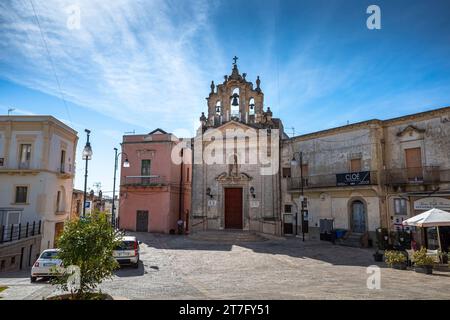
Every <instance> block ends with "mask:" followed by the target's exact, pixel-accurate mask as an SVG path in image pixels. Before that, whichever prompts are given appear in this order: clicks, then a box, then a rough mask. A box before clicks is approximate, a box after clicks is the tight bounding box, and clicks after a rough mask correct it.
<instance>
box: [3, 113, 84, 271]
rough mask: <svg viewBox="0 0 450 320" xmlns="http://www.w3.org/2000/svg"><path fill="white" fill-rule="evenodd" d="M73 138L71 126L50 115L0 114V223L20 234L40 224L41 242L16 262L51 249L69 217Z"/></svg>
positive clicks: (22, 249)
mask: <svg viewBox="0 0 450 320" xmlns="http://www.w3.org/2000/svg"><path fill="white" fill-rule="evenodd" d="M77 141H78V137H77V132H76V131H75V130H73V129H72V128H70V127H69V126H67V125H65V124H64V123H62V122H61V121H59V120H57V119H55V118H54V117H51V116H0V224H4V225H7V227H8V228H10V227H11V225H13V230H14V229H15V230H17V231H18V230H19V227H20V228H21V229H20V230H21V232H20V237H19V233H18V232H17V233H15V234H14V236H17V238H21V237H23V236H24V235H26V234H28V235H29V234H30V233H31V234H33V233H32V230H33V227H32V225H33V223H35V225H36V226H37V225H38V223H39V221H40V222H41V229H40V231H41V235H40V236H39V239H40V238H41V237H42V240H41V241H35V240H33V243H31V244H30V246H32V247H29V246H28V244H27V245H24V244H23V243H22V245H21V247H20V248H19V249H20V250H18V251H17V252H16V254H17V255H18V256H17V259H15V261H17V262H18V263H19V262H20V263H23V264H22V265H25V263H27V264H29V263H30V261H33V262H34V260H33V259H34V258H35V251H38V252H39V250H43V249H47V248H53V246H54V244H55V239H56V238H57V236H58V234H59V233H60V232H61V231H62V229H63V225H64V222H65V221H66V219H67V218H68V217H69V212H70V209H71V198H72V189H73V179H74V175H75V151H76V146H77ZM27 223H28V224H29V228H28V231H29V232H27V228H26V225H27ZM36 228H37V227H36ZM36 228H35V229H36ZM35 231H36V230H35ZM35 233H36V234H37V231H36V232H35ZM2 237H3V235H2ZM3 240H4V239H3ZM10 240H11V239H10ZM12 240H14V237H13V239H12ZM17 240H19V239H17ZM38 242H40V243H38ZM37 245H38V246H39V249H38V250H36V246H37ZM19 255H20V256H19ZM0 256H1V253H0ZM25 259H27V261H25ZM24 261H25V262H24Z"/></svg>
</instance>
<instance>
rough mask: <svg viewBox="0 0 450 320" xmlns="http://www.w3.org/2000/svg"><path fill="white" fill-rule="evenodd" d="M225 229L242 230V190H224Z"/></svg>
mask: <svg viewBox="0 0 450 320" xmlns="http://www.w3.org/2000/svg"><path fill="white" fill-rule="evenodd" d="M225 229H242V188H225Z"/></svg>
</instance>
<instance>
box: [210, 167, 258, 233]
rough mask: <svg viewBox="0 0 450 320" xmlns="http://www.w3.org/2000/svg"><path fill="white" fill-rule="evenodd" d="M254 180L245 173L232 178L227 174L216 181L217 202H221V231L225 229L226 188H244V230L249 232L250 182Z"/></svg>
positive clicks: (221, 175) (223, 174) (224, 173)
mask: <svg viewBox="0 0 450 320" xmlns="http://www.w3.org/2000/svg"><path fill="white" fill-rule="evenodd" d="M251 180H253V178H252V177H251V176H249V175H248V174H246V173H244V172H240V173H239V174H238V175H236V176H234V175H233V176H230V175H229V174H227V173H226V172H223V173H222V174H220V175H219V176H218V177H217V178H216V181H217V183H218V188H217V190H218V193H219V194H218V196H217V200H218V201H219V202H220V212H219V220H220V229H225V188H242V219H243V221H242V230H249V229H250V228H249V219H250V208H249V207H250V205H249V201H248V200H249V199H250V191H249V188H250V181H251Z"/></svg>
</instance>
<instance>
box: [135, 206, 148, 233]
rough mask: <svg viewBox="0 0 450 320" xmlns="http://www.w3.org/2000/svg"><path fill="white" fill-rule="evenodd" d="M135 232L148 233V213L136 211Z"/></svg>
mask: <svg viewBox="0 0 450 320" xmlns="http://www.w3.org/2000/svg"><path fill="white" fill-rule="evenodd" d="M136 231H137V232H148V211H147V210H138V211H137V212H136Z"/></svg>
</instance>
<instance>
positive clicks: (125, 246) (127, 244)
mask: <svg viewBox="0 0 450 320" xmlns="http://www.w3.org/2000/svg"><path fill="white" fill-rule="evenodd" d="M116 250H134V241H122V242H121V244H120V245H118V246H117V247H116Z"/></svg>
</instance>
